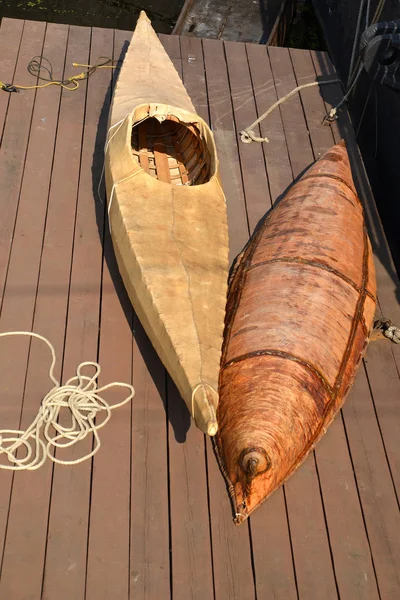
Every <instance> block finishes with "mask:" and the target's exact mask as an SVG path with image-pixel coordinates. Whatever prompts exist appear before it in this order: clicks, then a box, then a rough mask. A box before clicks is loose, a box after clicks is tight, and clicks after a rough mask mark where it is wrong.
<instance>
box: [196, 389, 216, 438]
mask: <svg viewBox="0 0 400 600" xmlns="http://www.w3.org/2000/svg"><path fill="white" fill-rule="evenodd" d="M217 405H218V394H217V392H216V391H215V390H214V389H213V388H212V387H211V386H210V385H208V384H207V383H200V384H199V385H197V386H196V387H195V388H194V389H193V392H192V416H193V419H194V420H195V423H196V425H197V427H198V428H199V429H200V430H201V431H202V432H203V433H206V434H207V435H209V436H214V435H215V434H216V433H217V431H218V422H217V415H216V407H217Z"/></svg>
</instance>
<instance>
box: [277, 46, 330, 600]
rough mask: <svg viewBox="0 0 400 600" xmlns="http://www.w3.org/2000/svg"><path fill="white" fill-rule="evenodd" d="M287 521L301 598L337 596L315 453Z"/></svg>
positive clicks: (290, 128)
mask: <svg viewBox="0 0 400 600" xmlns="http://www.w3.org/2000/svg"><path fill="white" fill-rule="evenodd" d="M268 54H269V58H270V61H271V69H272V75H273V77H274V81H275V85H276V91H277V94H278V97H279V98H281V97H282V96H284V95H285V94H287V93H288V92H289V91H291V90H292V89H293V88H295V87H296V81H295V77H294V73H293V69H292V64H291V61H290V56H289V52H288V50H287V49H284V48H274V47H270V48H268ZM280 109H281V115H282V122H283V127H284V131H285V136H286V139H287V149H288V154H289V160H290V164H291V167H292V177H293V178H295V177H297V176H298V175H299V174H300V173H301V172H302V171H303V170H304V169H306V168H307V167H308V166H309V164H310V163H311V162H313V158H314V157H313V153H312V149H311V145H310V138H309V136H308V133H307V128H306V126H305V122H304V114H303V109H302V106H301V103H300V99H299V97H298V96H294V97H293V98H291V99H290V100H289V101H288V102H287V103H283V104H282V105H281V107H280ZM285 493H286V500H287V506H288V515H289V527H290V534H291V540H292V546H293V552H294V563H295V568H296V576H297V585H298V593H299V597H300V598H305V599H307V598H318V597H324V598H337V590H336V583H335V576H334V571H333V565H332V560H331V554H330V546H329V539H328V534H327V530H326V524H325V517H324V511H323V504H322V500H321V493H320V487H319V480H318V474H317V471H316V465H315V459H314V455H313V454H311V455H310V456H309V457H308V459H307V460H306V461H305V463H304V464H303V465H302V466H301V468H300V469H299V470H298V471H297V472H296V473H295V474H294V475H293V477H291V478H290V480H289V481H288V483H287V484H286V485H285Z"/></svg>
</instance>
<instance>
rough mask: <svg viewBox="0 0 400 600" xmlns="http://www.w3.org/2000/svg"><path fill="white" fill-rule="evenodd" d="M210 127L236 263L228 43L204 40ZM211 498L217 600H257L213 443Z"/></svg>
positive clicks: (239, 221)
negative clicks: (244, 599) (238, 599)
mask: <svg viewBox="0 0 400 600" xmlns="http://www.w3.org/2000/svg"><path fill="white" fill-rule="evenodd" d="M202 43H203V52H204V59H205V66H206V81H207V91H208V101H209V106H210V124H211V128H212V130H213V133H214V135H215V141H216V144H217V151H218V156H219V160H220V170H221V178H222V185H223V188H224V192H225V195H226V199H227V211H228V225H229V245H230V257H231V260H233V259H234V258H235V257H236V255H237V254H238V253H239V252H240V251H241V250H242V248H243V246H244V244H245V243H246V242H247V239H248V235H249V233H248V231H249V230H248V223H247V213H246V210H245V204H244V193H243V184H242V177H241V172H240V167H239V156H238V148H237V143H236V133H235V124H234V118H233V109H232V102H231V95H230V88H229V80H228V74H227V65H226V61H225V55H224V50H223V45H222V42H219V41H215V40H203V41H202ZM206 453H207V466H208V481H209V494H210V513H211V536H212V547H213V564H214V585H215V597H216V600H222V599H225V598H226V599H228V598H229V600H230V599H232V598H246V599H248V600H251V599H252V598H254V597H255V588H254V581H253V574H252V563H251V560H252V558H251V547H250V540H249V529H248V526H247V524H245V525H244V526H242V527H236V528H235V527H234V526H233V523H232V514H231V509H230V503H229V499H228V495H227V491H226V487H225V483H224V481H223V478H222V475H221V473H220V471H219V468H218V466H217V463H216V460H215V456H214V452H213V450H212V446H211V441H210V439H207V444H206Z"/></svg>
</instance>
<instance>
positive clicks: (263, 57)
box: [246, 44, 293, 202]
mask: <svg viewBox="0 0 400 600" xmlns="http://www.w3.org/2000/svg"><path fill="white" fill-rule="evenodd" d="M246 52H247V58H248V61H249V67H250V73H251V80H252V84H253V91H254V97H255V101H256V106H257V117H261V115H262V114H264V113H265V112H266V110H267V109H268V108H269V107H270V106H272V105H273V104H274V103H275V102H276V101H277V99H278V97H277V93H276V89H275V83H274V78H273V75H272V71H271V65H270V60H269V56H268V54H267V53H266V52H265V47H264V46H262V45H257V46H256V45H255V44H246ZM250 124H251V123H247V125H246V127H248V126H249V125H250ZM256 131H257V129H256ZM260 133H261V136H263V137H268V139H269V143H263V144H262V149H263V152H264V156H265V161H266V166H267V173H268V181H269V187H270V193H271V200H272V202H275V201H276V200H277V198H278V197H279V196H280V195H281V194H283V192H284V191H285V190H286V188H287V187H289V185H291V183H292V181H293V176H292V169H291V165H290V159H289V154H288V148H287V143H286V138H285V132H284V129H283V124H282V118H281V113H280V110H279V108H278V109H276V110H275V111H273V112H272V113H271V114H270V115H269V116H268V118H267V119H265V120H264V121H262V122H261V123H260Z"/></svg>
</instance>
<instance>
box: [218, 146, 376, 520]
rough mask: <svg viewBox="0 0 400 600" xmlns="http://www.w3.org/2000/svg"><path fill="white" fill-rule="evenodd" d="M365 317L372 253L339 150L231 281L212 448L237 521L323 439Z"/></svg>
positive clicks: (361, 343)
mask: <svg viewBox="0 0 400 600" xmlns="http://www.w3.org/2000/svg"><path fill="white" fill-rule="evenodd" d="M375 307H376V281H375V269H374V263H373V257H372V251H371V245H370V242H369V239H368V235H367V231H366V226H365V222H364V216H363V208H362V205H361V202H360V200H359V199H358V197H357V193H356V190H355V187H354V183H353V179H352V175H351V169H350V164H349V159H348V155H347V151H346V148H345V145H344V142H342V143H341V144H338V145H337V146H334V147H333V148H332V149H331V150H329V151H328V152H327V153H326V154H325V155H324V156H323V157H321V159H319V160H318V161H317V162H316V163H315V164H314V165H313V166H312V167H311V168H310V169H309V170H308V171H307V172H306V173H305V174H304V175H303V177H302V178H301V179H300V180H299V181H298V182H297V183H296V184H295V185H294V186H292V187H291V188H290V189H289V191H288V192H287V193H286V195H285V196H284V198H283V199H282V201H281V202H279V204H278V205H277V206H276V207H275V208H274V209H273V210H272V211H271V212H270V213H269V215H268V216H267V218H266V219H265V220H264V222H263V224H262V225H261V226H260V228H259V229H258V231H257V232H256V233H255V235H254V236H253V238H252V239H251V240H250V242H249V244H248V245H247V247H246V248H245V249H244V251H243V253H242V254H241V255H240V256H239V258H238V260H237V262H236V265H235V270H234V273H233V275H232V278H231V281H230V285H229V291H228V303H227V315H226V329H225V338H224V346H223V351H222V365H221V374H220V388H219V392H220V403H219V406H218V412H217V417H218V423H219V431H218V434H217V438H216V444H215V448H216V452H217V457H218V459H219V462H220V466H221V470H222V472H223V474H224V476H225V478H226V482H227V485H228V489H229V493H230V496H231V499H232V503H233V511H234V515H235V521H236V523H241V522H242V521H243V520H245V519H246V518H247V517H248V516H249V514H251V512H252V511H253V510H254V509H255V508H257V506H259V505H260V504H261V503H262V502H263V501H264V500H265V499H266V498H267V497H268V496H269V495H270V494H271V493H272V492H273V491H274V490H275V489H276V488H277V487H278V486H280V485H281V484H282V483H283V482H284V481H285V480H286V479H287V478H288V477H289V476H290V475H291V474H292V473H293V472H294V471H295V469H297V468H298V467H299V465H300V464H301V463H302V462H303V460H304V459H305V458H306V456H307V454H308V453H309V452H310V450H311V449H312V448H313V447H314V445H315V444H316V442H317V441H318V439H319V438H320V437H321V436H322V435H323V433H324V432H325V431H326V428H327V427H328V425H329V423H330V422H331V421H332V419H333V417H334V416H335V414H336V413H337V411H338V410H339V408H340V407H341V405H342V403H343V401H344V398H345V397H346V395H347V393H348V392H349V389H350V387H351V384H352V382H353V380H354V377H355V374H356V370H357V367H358V366H359V364H360V361H361V358H362V355H363V353H364V351H365V349H366V346H367V343H368V339H369V334H370V331H371V328H372V325H373V318H374V313H375Z"/></svg>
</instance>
